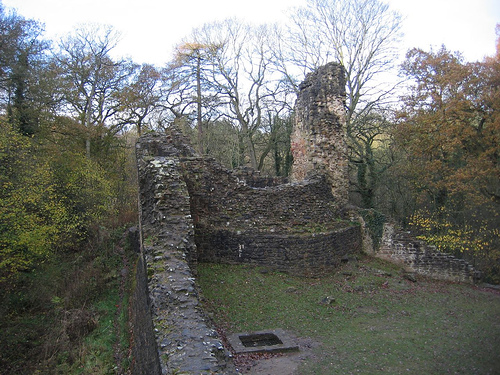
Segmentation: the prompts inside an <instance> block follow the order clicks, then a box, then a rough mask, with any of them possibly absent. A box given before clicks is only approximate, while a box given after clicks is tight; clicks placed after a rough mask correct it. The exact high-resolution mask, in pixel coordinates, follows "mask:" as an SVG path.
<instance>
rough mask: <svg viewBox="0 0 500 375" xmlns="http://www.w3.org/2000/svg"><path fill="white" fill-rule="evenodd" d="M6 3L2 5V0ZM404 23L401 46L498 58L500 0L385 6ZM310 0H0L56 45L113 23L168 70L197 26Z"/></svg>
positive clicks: (144, 57)
mask: <svg viewBox="0 0 500 375" xmlns="http://www.w3.org/2000/svg"><path fill="white" fill-rule="evenodd" d="M0 1H2V0H0ZM387 1H388V2H389V4H390V5H391V7H392V8H393V9H395V10H398V11H399V12H400V13H401V14H402V15H403V17H405V21H404V32H405V39H404V43H403V48H404V49H405V50H406V49H408V48H411V47H421V48H423V49H425V50H428V49H429V48H430V47H431V46H432V47H434V48H439V47H440V46H441V45H442V44H444V45H445V46H446V47H447V48H448V49H449V50H452V51H460V52H462V53H463V55H464V57H465V58H466V59H467V60H469V61H478V60H482V59H483V58H484V57H485V56H491V55H493V54H494V53H495V40H496V35H495V25H496V24H497V23H500V1H498V0H474V1H472V0H418V1H415V0H387ZM305 3H306V0H252V1H251V2H250V1H248V0H244V1H243V0H210V1H208V0H141V1H140V5H138V4H139V1H137V0H3V4H4V6H5V7H11V8H16V9H17V11H18V13H19V14H21V15H22V16H24V17H25V18H30V19H35V20H38V21H41V22H42V23H44V24H45V29H46V36H47V37H48V38H51V39H55V38H56V37H57V36H61V35H66V34H68V33H69V32H71V30H73V29H74V28H75V26H76V25H78V24H82V23H102V24H107V25H112V26H114V27H115V29H117V30H119V31H120V32H121V33H122V40H121V42H120V44H119V46H118V47H117V48H118V49H117V51H115V52H118V53H119V54H120V55H122V56H128V57H131V58H132V59H133V60H134V61H135V62H137V63H152V64H155V65H158V66H161V65H164V64H165V63H166V62H167V61H168V60H169V59H170V57H171V53H172V49H173V46H174V45H175V44H176V43H178V42H179V41H180V40H181V39H182V38H183V37H185V36H186V35H188V34H189V33H190V31H191V30H192V28H194V27H198V26H201V25H203V24H204V23H207V22H211V21H215V20H221V19H224V18H229V17H237V18H240V19H244V20H247V21H251V22H255V23H265V22H275V21H280V20H283V19H284V18H285V16H284V14H285V13H284V12H285V11H286V10H287V9H288V8H290V7H291V6H297V5H304V4H305Z"/></svg>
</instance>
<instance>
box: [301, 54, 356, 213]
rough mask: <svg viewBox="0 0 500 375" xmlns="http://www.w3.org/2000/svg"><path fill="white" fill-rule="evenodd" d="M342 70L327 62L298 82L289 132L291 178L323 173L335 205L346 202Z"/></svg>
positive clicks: (339, 66) (344, 114)
mask: <svg viewBox="0 0 500 375" xmlns="http://www.w3.org/2000/svg"><path fill="white" fill-rule="evenodd" d="M345 128H346V113H345V70H344V67H343V66H342V65H340V64H336V63H329V64H327V65H324V66H321V67H319V68H318V69H316V70H315V71H313V72H311V73H309V74H308V75H307V76H306V79H305V80H304V82H302V83H301V84H300V86H299V95H298V98H297V102H296V104H295V126H294V131H293V134H292V139H291V143H292V154H293V167H292V176H291V178H292V181H301V180H304V179H305V178H306V177H307V175H309V174H310V173H311V172H318V173H321V174H324V175H326V177H327V179H328V181H329V183H330V184H331V187H332V193H333V196H334V197H335V198H336V200H337V202H338V203H339V205H341V206H343V205H345V204H347V202H348V186H349V180H348V169H347V168H348V165H347V160H348V159H347V143H346V129H345Z"/></svg>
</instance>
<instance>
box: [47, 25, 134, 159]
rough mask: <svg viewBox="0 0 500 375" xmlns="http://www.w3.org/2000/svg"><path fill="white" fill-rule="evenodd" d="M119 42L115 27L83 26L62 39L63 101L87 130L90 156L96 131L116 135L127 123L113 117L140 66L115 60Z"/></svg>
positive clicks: (60, 58)
mask: <svg viewBox="0 0 500 375" xmlns="http://www.w3.org/2000/svg"><path fill="white" fill-rule="evenodd" d="M118 41H119V35H118V34H117V33H116V32H115V31H114V30H113V29H112V28H111V27H105V26H97V25H91V26H86V27H81V28H79V29H77V30H76V31H75V32H74V34H72V35H70V36H68V37H67V38H66V39H64V40H62V41H61V43H60V45H59V49H60V51H59V53H58V54H57V55H56V60H57V63H58V67H59V71H60V74H61V77H62V81H63V89H62V93H63V94H62V95H63V102H64V103H65V104H66V107H67V108H66V111H67V112H70V113H74V114H75V115H76V117H77V118H78V120H79V121H80V123H81V124H82V125H83V126H84V127H85V128H86V130H87V139H86V141H85V144H86V151H87V155H88V156H90V151H91V150H90V144H91V137H92V131H97V132H99V131H101V132H102V131H106V132H110V133H113V134H115V133H116V132H118V131H120V130H121V127H123V125H124V124H123V123H121V122H119V121H114V122H112V121H111V120H116V117H115V115H116V114H117V113H118V111H119V110H120V104H121V103H120V100H119V98H120V97H119V95H118V94H119V92H120V90H121V89H122V88H123V87H124V86H125V85H126V84H127V82H128V80H129V78H130V77H131V75H132V74H133V73H134V71H135V70H136V68H137V66H136V65H135V64H132V63H131V62H129V61H126V60H120V61H113V60H112V59H111V57H110V51H111V50H112V49H113V48H114V47H115V46H116V45H117V43H118Z"/></svg>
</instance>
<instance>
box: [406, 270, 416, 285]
mask: <svg viewBox="0 0 500 375" xmlns="http://www.w3.org/2000/svg"><path fill="white" fill-rule="evenodd" d="M403 277H404V278H405V279H406V280H409V281H411V282H413V283H415V282H417V278H416V277H415V274H414V273H411V272H406V273H404V274H403Z"/></svg>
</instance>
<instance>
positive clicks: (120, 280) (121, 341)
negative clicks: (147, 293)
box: [0, 229, 130, 374]
mask: <svg viewBox="0 0 500 375" xmlns="http://www.w3.org/2000/svg"><path fill="white" fill-rule="evenodd" d="M129 252H130V249H129V248H128V245H127V244H126V242H125V239H124V238H123V230H120V229H119V230H116V231H115V232H113V233H109V232H101V238H100V239H99V240H98V241H94V243H93V244H92V245H91V244H90V243H87V244H86V246H82V247H81V248H79V249H78V251H71V252H68V253H64V254H61V255H59V256H57V257H53V258H51V259H50V260H48V261H47V262H45V263H44V264H43V265H40V266H38V267H36V268H33V269H32V270H30V271H29V272H27V271H25V272H22V273H20V274H19V275H18V278H17V280H16V283H15V285H12V286H11V288H10V289H3V290H2V291H1V298H2V301H3V303H2V306H1V309H0V330H1V331H2V335H1V339H0V340H1V345H0V346H1V347H2V351H1V353H0V373H2V374H49V373H50V374H110V373H122V374H123V373H126V370H127V368H128V366H129V362H130V358H129V355H130V353H129V345H130V342H129V325H128V295H129V293H130V280H129V277H128V273H126V272H125V271H123V272H121V271H120V270H126V265H127V257H128V254H129ZM117 369H120V371H116V370H117Z"/></svg>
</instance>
